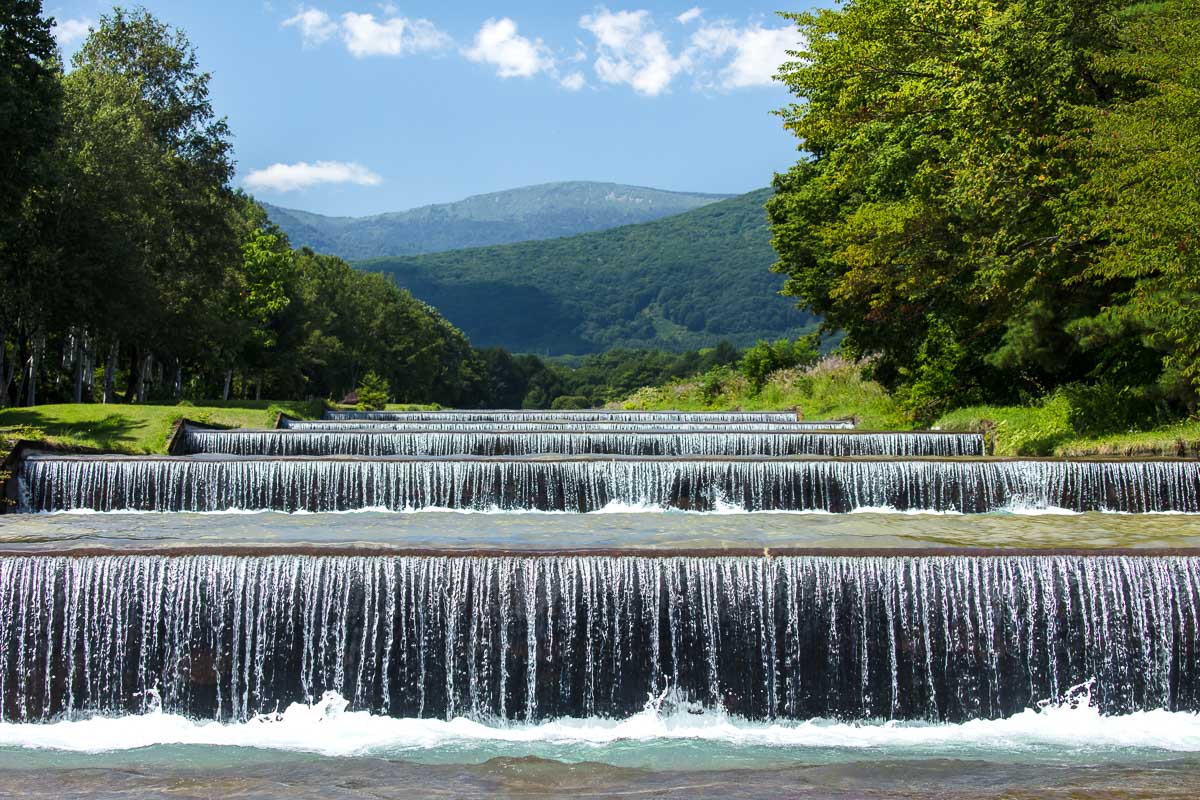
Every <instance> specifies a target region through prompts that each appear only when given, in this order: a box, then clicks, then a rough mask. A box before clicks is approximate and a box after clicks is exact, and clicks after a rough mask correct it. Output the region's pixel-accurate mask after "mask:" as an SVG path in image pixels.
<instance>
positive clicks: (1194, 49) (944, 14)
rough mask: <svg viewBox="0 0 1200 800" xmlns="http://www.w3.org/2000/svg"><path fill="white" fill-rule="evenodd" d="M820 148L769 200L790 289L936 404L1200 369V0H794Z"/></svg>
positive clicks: (1191, 383) (1181, 380)
mask: <svg viewBox="0 0 1200 800" xmlns="http://www.w3.org/2000/svg"><path fill="white" fill-rule="evenodd" d="M793 19H794V20H795V22H796V23H797V25H798V26H799V30H800V33H801V36H800V37H799V38H800V40H801V41H804V42H806V43H807V44H806V45H805V47H804V49H803V51H802V52H799V53H797V54H796V60H795V61H794V62H793V63H791V64H788V65H785V67H784V68H783V69H782V71H781V76H782V79H783V80H784V81H785V82H786V83H787V85H788V86H789V87H790V89H791V91H792V92H793V93H794V94H795V95H796V98H797V102H796V103H795V104H794V105H791V106H789V107H788V108H786V109H784V110H783V111H782V115H783V117H784V120H785V123H786V125H787V127H788V128H789V129H790V130H791V131H792V132H793V133H794V134H795V135H796V136H797V137H798V138H799V140H800V143H801V147H802V149H803V150H804V151H806V152H807V154H808V155H807V157H806V158H804V159H803V160H802V161H800V163H798V164H797V165H796V166H795V167H794V168H793V169H792V170H791V171H790V172H789V173H787V174H786V175H781V176H778V177H777V180H776V190H777V195H776V196H775V197H774V198H773V199H771V200H770V201H769V202H768V211H769V215H770V217H771V222H772V226H773V235H774V245H775V247H776V250H777V251H778V253H779V262H778V264H777V267H776V268H777V270H778V271H780V272H783V273H784V274H786V275H787V277H788V282H787V288H786V291H787V292H788V293H790V294H791V295H793V296H795V297H797V298H799V299H800V300H801V304H802V305H803V306H805V307H807V308H808V309H810V310H812V311H813V312H815V313H817V314H819V315H821V316H822V317H823V318H824V320H825V326H826V328H827V329H828V330H840V331H844V332H845V340H844V342H843V347H844V348H845V349H846V350H847V351H848V352H849V354H850V355H852V356H855V357H866V358H868V359H871V360H872V363H873V366H872V373H873V375H874V377H875V378H877V379H878V380H880V381H881V382H883V383H884V384H885V385H886V386H887V387H888V388H890V389H892V390H894V391H895V393H896V395H897V398H898V399H899V400H900V401H901V402H902V404H903V406H904V408H905V409H906V410H907V412H908V413H909V414H910V415H911V417H912V418H913V419H914V420H918V421H928V420H931V419H934V418H936V417H937V416H938V415H939V414H940V413H942V412H943V411H945V410H946V409H948V408H952V407H956V406H964V405H969V404H976V403H984V402H989V403H1014V402H1015V403H1022V402H1030V401H1034V400H1037V399H1039V398H1042V397H1045V396H1047V395H1049V394H1052V393H1055V392H1063V391H1066V392H1073V393H1075V394H1076V395H1079V396H1081V397H1083V399H1084V400H1086V401H1087V402H1088V403H1089V404H1090V406H1089V407H1091V408H1093V409H1095V413H1097V414H1100V413H1103V414H1107V415H1109V417H1110V418H1111V421H1112V426H1111V427H1121V426H1125V427H1128V426H1130V425H1138V424H1144V423H1146V422H1149V421H1154V420H1155V419H1156V418H1162V417H1171V416H1177V415H1180V414H1186V413H1195V410H1196V404H1197V392H1198V390H1200V222H1198V221H1200V2H1198V0H1166V1H1165V2H1156V3H1129V2H1120V1H1119V0H1038V1H1037V2H1032V1H1030V0H1011V1H1010V0H984V1H983V2H973V3H912V2H907V0H852V2H848V3H845V4H842V5H840V6H838V7H837V8H836V9H833V10H822V11H816V12H813V13H811V14H797V15H793Z"/></svg>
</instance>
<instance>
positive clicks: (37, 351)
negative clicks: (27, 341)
mask: <svg viewBox="0 0 1200 800" xmlns="http://www.w3.org/2000/svg"><path fill="white" fill-rule="evenodd" d="M30 350H31V352H30V354H29V383H27V384H26V385H25V392H26V394H25V405H27V406H36V405H37V378H38V369H39V368H40V367H41V363H42V342H41V341H40V340H39V339H38V337H37V336H36V335H35V336H34V339H33V343H32V346H31V348H30Z"/></svg>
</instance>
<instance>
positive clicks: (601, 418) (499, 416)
mask: <svg viewBox="0 0 1200 800" xmlns="http://www.w3.org/2000/svg"><path fill="white" fill-rule="evenodd" d="M325 419H327V420H359V421H362V420H366V421H372V422H388V421H391V422H530V421H534V422H536V421H546V422H709V423H712V422H796V421H797V416H796V412H794V411H728V412H724V411H694V412H692V411H341V410H336V409H333V410H327V411H326V412H325ZM821 424H822V426H823V427H825V428H853V427H854V423H853V422H851V421H849V420H832V421H829V422H823V423H821Z"/></svg>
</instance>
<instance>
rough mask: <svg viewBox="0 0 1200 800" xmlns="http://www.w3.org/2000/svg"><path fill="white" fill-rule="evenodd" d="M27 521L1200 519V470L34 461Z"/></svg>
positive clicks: (929, 464)
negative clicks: (139, 517) (184, 514)
mask: <svg viewBox="0 0 1200 800" xmlns="http://www.w3.org/2000/svg"><path fill="white" fill-rule="evenodd" d="M18 493H19V497H20V499H19V502H20V505H21V508H22V510H26V511H62V510H71V509H91V510H97V511H117V510H142V511H226V510H230V509H246V510H277V511H343V510H354V509H363V508H388V509H393V510H404V509H416V508H429V507H439V508H461V509H491V508H501V509H526V510H567V511H593V510H597V509H600V508H603V507H604V506H607V505H609V504H611V503H621V504H626V505H637V506H649V507H659V508H680V509H691V510H697V511H705V510H712V509H715V508H718V507H721V506H722V505H732V506H736V507H741V508H744V509H747V510H791V511H804V510H818V511H830V512H842V511H853V510H855V509H861V508H894V509H897V510H928V511H955V512H964V513H976V512H985V511H995V510H1002V509H1010V508H1025V509H1045V508H1064V509H1070V510H1074V511H1125V512H1148V511H1182V512H1189V513H1197V512H1200V462H1195V461H1092V462H1087V461H1009V460H984V459H971V460H934V459H926V460H920V459H910V460H884V459H860V460H855V459H847V460H820V459H800V458H796V459H734V458H720V459H696V458H682V459H671V458H665V457H656V458H640V457H636V456H610V457H604V456H579V457H575V458H558V457H555V458H549V457H538V456H531V457H525V458H516V457H514V458H457V457H456V458H440V459H439V458H426V459H420V458H417V459H409V458H390V459H362V458H350V457H328V458H319V459H318V458H290V459H289V458H276V459H264V458H253V457H237V456H219V457H218V456H191V457H184V458H160V457H87V456H77V457H52V456H31V457H29V458H27V459H25V461H24V463H23V464H22V466H21V469H20V472H19V478H18Z"/></svg>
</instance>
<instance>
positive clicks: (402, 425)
mask: <svg viewBox="0 0 1200 800" xmlns="http://www.w3.org/2000/svg"><path fill="white" fill-rule="evenodd" d="M279 427H280V428H282V429H287V430H296V431H343V432H345V431H356V430H366V431H397V432H406V433H451V432H461V433H528V432H533V431H574V432H583V431H595V430H608V429H612V428H617V427H619V428H620V429H621V430H623V431H628V432H630V433H654V432H655V431H670V432H674V433H692V432H697V433H704V432H708V433H770V432H772V431H780V432H785V433H796V432H805V431H829V430H854V426H853V425H852V424H850V423H834V422H820V421H816V422H811V421H810V422H672V421H659V422H654V421H650V422H614V421H613V420H593V421H590V422H589V421H576V422H572V421H570V420H567V421H564V420H523V421H520V422H494V421H483V422H478V421H473V422H467V421H462V422H454V421H446V420H434V421H430V422H422V421H420V420H416V421H413V420H408V421H405V420H400V421H396V420H390V421H388V420H352V419H341V420H336V419H291V418H289V417H283V418H281V420H280V425H279Z"/></svg>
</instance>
